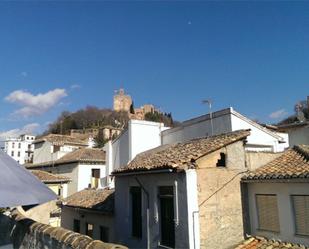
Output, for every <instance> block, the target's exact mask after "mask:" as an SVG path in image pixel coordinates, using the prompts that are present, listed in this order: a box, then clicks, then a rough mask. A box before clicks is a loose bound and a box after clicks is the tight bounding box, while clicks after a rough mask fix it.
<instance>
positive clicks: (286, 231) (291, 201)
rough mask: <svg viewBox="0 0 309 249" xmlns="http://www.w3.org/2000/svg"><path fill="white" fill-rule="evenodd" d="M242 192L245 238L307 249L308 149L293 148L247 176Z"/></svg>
mask: <svg viewBox="0 0 309 249" xmlns="http://www.w3.org/2000/svg"><path fill="white" fill-rule="evenodd" d="M242 192H243V208H244V210H243V212H244V226H245V233H246V234H250V235H252V236H262V237H265V238H266V239H268V240H272V239H275V240H280V241H284V242H292V243H297V244H303V245H305V246H307V247H309V146H308V145H296V146H294V147H293V148H291V149H289V150H287V151H285V152H284V154H283V155H281V156H279V157H278V158H276V159H274V160H273V161H271V162H269V163H267V164H266V165H264V166H262V167H260V168H258V169H257V170H255V171H252V172H250V173H248V174H247V175H246V176H244V177H243V178H242ZM263 241H264V242H263ZM263 241H262V242H261V243H264V244H265V243H266V242H265V240H263ZM269 245H270V243H269ZM246 248H247V247H246ZM257 248H260V247H257ZM261 248H262V247H261ZM265 248H266V247H265ZM267 248H268V247H267ZM271 248H273V247H271ZM276 248H277V247H276ZM278 248H279V247H278ZM280 248H305V247H292V246H291V245H290V246H289V247H285V246H282V247H280Z"/></svg>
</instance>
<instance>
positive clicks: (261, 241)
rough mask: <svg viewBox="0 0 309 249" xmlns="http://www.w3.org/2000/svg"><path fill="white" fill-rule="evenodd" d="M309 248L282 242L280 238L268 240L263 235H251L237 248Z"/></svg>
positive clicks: (236, 248)
mask: <svg viewBox="0 0 309 249" xmlns="http://www.w3.org/2000/svg"><path fill="white" fill-rule="evenodd" d="M287 248H289V249H308V247H306V246H303V245H299V244H293V243H289V242H281V241H278V240H268V239H266V238H263V237H251V238H249V239H247V240H245V241H243V242H242V243H241V244H240V245H238V246H237V247H235V249H287Z"/></svg>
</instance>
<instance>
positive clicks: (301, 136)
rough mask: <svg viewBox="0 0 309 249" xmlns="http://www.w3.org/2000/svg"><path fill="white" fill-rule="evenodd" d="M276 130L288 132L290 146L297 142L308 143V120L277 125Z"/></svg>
mask: <svg viewBox="0 0 309 249" xmlns="http://www.w3.org/2000/svg"><path fill="white" fill-rule="evenodd" d="M278 130H279V131H282V132H286V133H288V134H289V144H290V146H291V147H293V146H294V145H297V144H309V121H303V122H296V123H292V124H285V125H279V126H278Z"/></svg>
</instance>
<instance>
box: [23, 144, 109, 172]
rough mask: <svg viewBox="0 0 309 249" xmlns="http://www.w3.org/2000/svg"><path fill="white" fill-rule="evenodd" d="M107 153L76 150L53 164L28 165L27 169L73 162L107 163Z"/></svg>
mask: <svg viewBox="0 0 309 249" xmlns="http://www.w3.org/2000/svg"><path fill="white" fill-rule="evenodd" d="M105 157H106V153H105V151H103V150H101V149H95V148H81V149H77V150H74V151H72V152H70V153H68V154H66V155H64V156H63V157H61V158H59V159H58V160H56V161H54V162H52V161H49V162H44V163H37V164H27V165H26V168H28V169H31V168H40V167H44V166H50V165H53V166H56V165H60V164H66V163H72V162H90V163H105Z"/></svg>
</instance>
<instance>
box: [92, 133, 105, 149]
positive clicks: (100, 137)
mask: <svg viewBox="0 0 309 249" xmlns="http://www.w3.org/2000/svg"><path fill="white" fill-rule="evenodd" d="M94 141H95V143H96V146H95V147H96V148H102V147H103V146H104V145H105V144H106V143H107V141H108V139H104V134H103V129H99V132H98V135H97V136H96V137H95V138H94Z"/></svg>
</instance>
